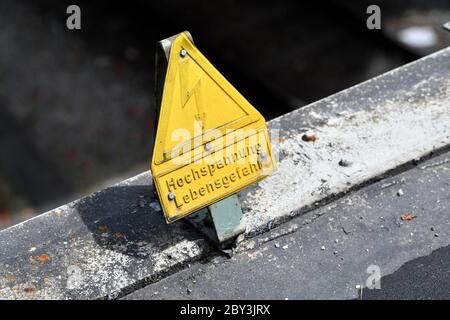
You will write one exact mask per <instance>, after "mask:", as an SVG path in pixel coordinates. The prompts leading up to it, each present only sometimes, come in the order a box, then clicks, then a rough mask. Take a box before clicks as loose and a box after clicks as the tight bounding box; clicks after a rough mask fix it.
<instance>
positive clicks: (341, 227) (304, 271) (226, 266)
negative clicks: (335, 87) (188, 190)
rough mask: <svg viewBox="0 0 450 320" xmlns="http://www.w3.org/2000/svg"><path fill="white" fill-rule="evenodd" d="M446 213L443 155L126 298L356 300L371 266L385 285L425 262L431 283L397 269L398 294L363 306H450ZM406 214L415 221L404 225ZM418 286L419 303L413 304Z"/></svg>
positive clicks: (448, 186)
mask: <svg viewBox="0 0 450 320" xmlns="http://www.w3.org/2000/svg"><path fill="white" fill-rule="evenodd" d="M399 190H401V191H400V192H399ZM449 207H450V153H446V154H443V155H441V156H438V157H436V158H433V159H430V160H428V161H426V162H424V163H422V164H420V165H419V166H417V167H416V168H414V169H411V170H409V171H406V172H404V173H401V174H399V175H396V176H393V177H390V178H387V179H384V180H381V181H379V182H377V183H375V184H372V185H370V186H367V187H365V188H363V189H361V190H359V191H357V192H354V193H352V194H349V195H348V196H345V197H344V198H342V199H340V200H337V201H335V202H332V203H330V204H328V205H326V206H324V207H322V208H319V209H317V210H313V211H311V212H309V213H308V214H305V215H303V216H301V217H298V218H295V219H292V220H291V221H290V222H288V223H286V224H284V225H282V226H281V227H279V228H276V229H274V230H272V231H271V232H269V233H266V234H263V235H261V236H258V237H255V238H254V239H252V240H249V241H248V242H246V243H245V245H244V244H243V247H245V250H243V251H242V252H241V253H239V254H237V255H235V256H234V257H233V258H232V259H226V258H224V257H219V256H216V257H213V258H211V259H209V260H205V261H202V262H198V263H195V264H193V265H192V266H191V267H190V268H189V269H186V270H183V271H180V272H179V273H176V274H174V275H171V276H169V277H167V278H165V279H163V280H161V281H159V282H157V283H154V284H152V285H149V286H147V287H145V288H143V289H140V290H138V291H136V292H134V293H132V294H130V295H129V296H127V297H125V298H126V299H286V298H288V299H356V298H359V292H358V290H357V289H356V286H357V285H358V284H362V285H363V286H366V279H367V278H368V277H369V274H368V273H366V270H367V268H368V267H369V266H370V265H378V266H379V267H380V270H381V275H382V276H386V275H388V274H391V273H393V272H394V271H396V270H397V269H399V268H400V267H401V266H402V265H403V264H405V263H407V262H408V261H410V260H414V259H416V258H418V257H422V256H428V255H430V254H431V256H430V258H427V257H424V258H421V260H420V262H421V264H423V265H424V266H422V269H424V271H425V270H428V271H433V270H434V274H435V279H434V281H433V279H431V278H430V277H429V276H430V274H428V275H426V274H424V273H423V274H421V275H417V274H416V275H415V273H417V272H416V270H415V269H412V268H411V267H408V264H407V265H405V267H406V268H407V270H403V269H404V268H405V267H402V268H401V269H399V272H401V275H400V279H401V280H404V288H403V290H400V289H396V288H397V287H394V288H393V285H392V281H391V280H389V279H388V280H385V278H383V279H382V280H381V288H382V289H381V290H376V289H373V290H369V289H367V288H365V289H364V290H363V297H364V296H365V295H367V298H375V297H378V298H383V297H385V298H389V297H390V298H399V299H402V298H403V299H408V298H428V299H430V298H440V299H442V298H444V299H450V283H449V282H448V280H449V277H448V276H449V273H450V264H449V261H448V259H446V257H447V258H448V248H447V249H445V250H446V251H444V253H442V252H441V253H439V252H437V253H436V252H435V253H432V252H433V251H434V250H437V249H439V248H441V247H445V246H448V245H449V244H450V211H449ZM405 213H412V214H413V215H415V216H416V218H415V219H413V220H410V221H403V220H402V219H401V216H402V215H403V214H405ZM441 251H442V250H441ZM445 252H447V253H445ZM436 254H440V255H441V257H440V258H439V257H436V258H434V257H435V256H436ZM430 273H431V272H430ZM427 276H428V278H427ZM396 277H398V275H396ZM437 279H442V282H441V283H439V282H437V281H436V280H437ZM401 280H396V283H395V284H397V285H398V282H399V281H401ZM423 282H426V283H424V286H423V290H424V291H423V292H426V295H420V294H414V291H415V289H416V288H417V287H418V286H420V285H421V283H423ZM426 289H428V290H426ZM372 291H373V292H372ZM394 291H395V292H394ZM408 291H409V292H408ZM368 292H369V293H368Z"/></svg>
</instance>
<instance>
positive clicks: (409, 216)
mask: <svg viewBox="0 0 450 320" xmlns="http://www.w3.org/2000/svg"><path fill="white" fill-rule="evenodd" d="M415 218H417V216H415V215H413V214H412V213H409V212H408V213H405V214H402V215H401V216H400V219H402V220H403V221H411V220H413V219H415Z"/></svg>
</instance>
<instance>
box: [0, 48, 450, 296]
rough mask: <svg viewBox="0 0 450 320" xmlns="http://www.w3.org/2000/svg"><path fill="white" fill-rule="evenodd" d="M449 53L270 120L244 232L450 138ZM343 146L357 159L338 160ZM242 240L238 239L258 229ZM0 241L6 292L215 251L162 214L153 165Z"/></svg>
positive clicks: (136, 273)
mask: <svg viewBox="0 0 450 320" xmlns="http://www.w3.org/2000/svg"><path fill="white" fill-rule="evenodd" d="M449 54H450V49H447V50H444V51H441V52H439V53H437V54H434V55H431V56H428V57H426V58H424V59H422V60H419V61H418V62H416V63H413V64H410V65H408V66H405V67H402V68H401V69H398V70H394V71H392V72H389V73H387V74H385V75H384V76H382V77H379V78H375V79H373V80H371V81H368V82H365V83H363V84H361V85H358V86H356V87H353V88H350V89H348V90H345V91H343V92H341V93H339V94H336V95H334V96H331V97H329V98H326V99H323V100H321V101H318V102H317V103H314V104H311V105H309V106H307V107H305V108H302V109H301V110H297V111H294V112H292V113H289V114H286V115H284V116H282V117H280V118H277V119H274V120H272V121H270V122H269V127H270V128H271V129H272V130H273V129H276V128H279V129H280V132H279V136H278V137H272V143H273V145H274V150H279V151H280V158H279V168H278V171H277V172H276V173H274V174H273V175H271V176H270V177H268V178H267V179H265V180H263V181H262V182H261V183H259V184H256V185H254V186H251V187H249V188H248V189H246V190H244V191H243V192H241V193H240V194H239V197H240V199H241V202H242V204H243V209H244V220H243V221H244V223H246V226H247V230H246V237H247V238H251V237H252V236H255V235H257V234H260V233H263V232H264V231H267V230H268V229H270V228H271V227H274V226H276V225H277V224H281V223H282V222H285V221H287V220H289V219H291V218H292V217H294V216H296V215H300V214H302V213H305V212H307V211H308V210H310V209H311V207H318V204H319V202H320V201H329V200H331V199H333V198H336V197H340V196H342V195H343V194H344V193H345V192H348V191H351V188H355V187H358V186H360V185H361V184H362V183H368V182H369V181H372V180H373V179H378V178H379V177H380V176H382V175H383V174H386V173H387V172H390V171H391V170H393V169H398V168H399V166H402V165H403V166H405V164H408V163H411V162H412V161H413V162H416V161H417V159H419V158H421V157H423V156H426V155H427V154H429V153H430V152H432V151H436V150H438V149H440V150H442V148H445V147H446V146H448V145H449V144H450V113H449V112H448V111H449V99H450V92H449V90H448V88H449V86H448V81H449V74H450V68H449V63H450V59H448V57H449ZM307 130H312V131H313V132H316V133H317V135H318V140H317V141H316V142H314V143H311V142H305V141H303V140H302V135H303V133H304V132H305V131H307ZM347 156H348V157H351V162H352V165H351V166H347V167H342V166H340V165H339V162H340V160H341V159H342V158H343V157H344V158H345V157H347ZM401 168H403V169H404V168H405V167H401ZM324 210H325V211H326V209H324ZM305 219H306V218H305ZM342 219H344V220H345V219H346V218H345V216H342ZM318 221H319V220H318ZM344 222H345V221H344ZM344 222H343V223H344ZM316 225H319V224H317V223H314V224H311V225H310V226H309V227H307V228H314V226H316ZM401 230H405V229H401ZM335 232H340V231H339V228H337V229H336V230H335ZM373 234H374V235H379V234H380V232H374V233H373ZM441 239H445V237H440V238H438V239H437V240H436V241H444V240H441ZM241 240H243V242H242V243H241V244H240V246H239V247H238V248H237V251H239V250H245V249H246V248H247V246H248V244H249V242H247V241H251V240H245V237H244V238H243V239H241ZM293 241H295V239H293ZM305 241H313V242H314V241H317V240H315V239H314V237H313V236H311V238H308V239H306V240H305ZM405 242H408V241H407V240H406V238H405ZM0 243H1V246H0V298H5V299H14V298H18V299H24V298H34V299H37V298H44V299H50V298H53V299H73V298H88V299H96V298H116V297H119V296H122V295H125V294H127V293H129V292H131V291H133V290H135V289H137V288H140V287H143V286H144V285H146V284H148V283H152V282H154V281H156V280H158V279H159V278H162V277H164V276H166V275H167V274H169V273H173V272H176V271H178V270H180V269H181V268H184V267H186V266H187V265H188V264H189V263H190V262H192V261H194V260H198V259H200V258H202V257H203V256H206V255H208V254H210V252H211V248H210V247H209V245H208V244H207V243H206V241H205V240H204V239H203V237H202V236H201V235H199V234H198V233H196V232H194V231H193V230H192V229H191V228H190V227H187V225H186V223H184V222H183V221H180V222H177V223H174V224H171V225H166V224H165V223H164V221H163V218H162V213H161V211H160V207H159V205H158V203H157V201H156V200H155V198H154V196H153V186H152V182H151V176H150V174H149V173H148V172H145V173H143V174H141V175H139V176H136V177H134V178H131V179H129V180H126V181H124V182H122V183H120V184H118V185H114V186H112V187H109V188H106V189H104V190H101V191H99V192H96V193H94V194H92V195H90V196H88V197H85V198H82V199H80V200H78V201H75V202H72V203H70V204H68V205H65V206H62V207H60V208H57V209H54V210H51V211H49V212H47V213H44V214H42V215H41V216H38V217H36V218H33V219H31V220H28V221H26V222H24V223H21V224H18V225H16V226H13V227H11V228H9V229H6V230H4V231H1V232H0ZM355 250H356V249H355ZM355 252H356V251H355ZM328 253H329V252H328ZM419 254H420V252H417V255H419ZM425 254H427V253H426V252H425V251H423V252H422V255H425ZM361 256H362V257H364V255H361ZM400 258H401V257H400V256H399V257H398V259H397V260H396V261H397V262H398V263H400V262H401V259H400ZM305 260H308V259H305ZM293 261H294V260H293ZM330 261H332V260H330ZM314 267H316V266H314ZM392 268H393V267H392ZM385 270H386V272H387V271H388V270H389V268H388V267H386V269H385ZM356 280H358V281H359V279H356ZM348 290H350V289H349V288H348ZM347 293H348V294H350V291H349V292H347Z"/></svg>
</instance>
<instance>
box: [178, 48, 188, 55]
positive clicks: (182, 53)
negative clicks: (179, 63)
mask: <svg viewBox="0 0 450 320" xmlns="http://www.w3.org/2000/svg"><path fill="white" fill-rule="evenodd" d="M186 55H187V51H186V50H184V49H181V51H180V56H182V57H186Z"/></svg>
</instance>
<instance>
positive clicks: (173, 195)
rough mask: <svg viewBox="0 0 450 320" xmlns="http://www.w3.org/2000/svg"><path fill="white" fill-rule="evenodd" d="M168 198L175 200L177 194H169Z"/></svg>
mask: <svg viewBox="0 0 450 320" xmlns="http://www.w3.org/2000/svg"><path fill="white" fill-rule="evenodd" d="M167 198H169V200H173V199H175V193H173V192H169V194H168V195H167Z"/></svg>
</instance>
